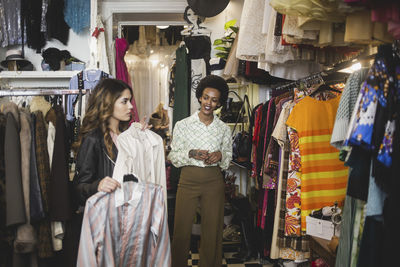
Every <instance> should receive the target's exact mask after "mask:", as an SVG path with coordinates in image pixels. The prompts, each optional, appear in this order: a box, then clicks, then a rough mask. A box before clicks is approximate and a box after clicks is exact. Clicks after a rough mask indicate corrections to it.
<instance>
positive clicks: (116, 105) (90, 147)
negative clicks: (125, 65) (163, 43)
mask: <svg viewBox="0 0 400 267" xmlns="http://www.w3.org/2000/svg"><path fill="white" fill-rule="evenodd" d="M132 96H133V93H132V89H131V88H130V87H129V86H128V85H127V84H126V83H124V82H122V81H120V80H116V79H104V80H102V81H100V82H99V84H98V85H97V86H96V88H95V89H94V90H93V91H92V93H91V95H90V98H89V104H88V109H87V111H86V115H85V117H84V119H83V122H82V126H81V129H80V134H79V139H78V142H77V143H76V144H75V146H74V147H75V151H76V152H77V153H78V154H77V157H76V170H75V177H74V181H73V183H74V189H75V193H76V195H77V198H78V201H79V205H80V206H81V207H82V206H84V205H85V202H86V200H87V199H88V198H89V197H90V196H92V195H94V194H95V193H97V192H98V191H103V192H113V191H114V190H116V189H117V188H118V187H120V184H119V183H118V182H117V181H116V180H114V179H112V178H111V176H112V173H113V170H114V164H115V160H116V157H117V153H118V151H117V148H116V146H115V142H116V138H117V136H118V135H119V134H120V133H121V132H123V131H124V130H126V129H127V128H128V126H129V121H130V119H131V110H132V104H131V102H130V101H131V98H132ZM143 124H144V123H142V125H143Z"/></svg>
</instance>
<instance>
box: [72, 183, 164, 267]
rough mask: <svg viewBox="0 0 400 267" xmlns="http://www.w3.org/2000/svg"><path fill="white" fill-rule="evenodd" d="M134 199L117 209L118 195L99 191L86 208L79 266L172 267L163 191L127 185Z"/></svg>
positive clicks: (127, 193) (150, 187)
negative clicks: (116, 197) (116, 196)
mask: <svg viewBox="0 0 400 267" xmlns="http://www.w3.org/2000/svg"><path fill="white" fill-rule="evenodd" d="M124 192H125V194H126V195H127V196H130V195H132V196H134V198H133V199H132V200H130V201H127V202H126V203H125V204H124V205H123V206H120V207H118V208H115V192H113V193H104V192H98V193H96V194H95V195H93V196H91V197H90V198H89V199H88V200H87V201H86V205H85V213H84V217H83V222H82V231H81V237H80V243H79V252H78V260H77V266H78V267H81V266H164V267H167V266H171V252H170V241H169V232H168V223H167V216H166V207H165V206H166V205H165V200H164V194H163V189H162V187H161V186H159V185H155V184H150V183H142V182H139V183H136V182H125V186H124Z"/></svg>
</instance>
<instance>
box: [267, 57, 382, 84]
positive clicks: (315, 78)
mask: <svg viewBox="0 0 400 267" xmlns="http://www.w3.org/2000/svg"><path fill="white" fill-rule="evenodd" d="M375 56H376V54H372V55H368V56H358V57H356V58H353V59H350V60H348V61H344V62H341V63H339V64H337V65H336V66H334V67H333V68H332V69H329V70H326V71H321V72H317V73H314V74H311V75H310V76H306V77H304V78H301V79H299V80H296V81H293V82H289V83H286V84H283V85H279V86H277V87H275V88H272V89H273V90H283V89H290V88H293V87H295V86H299V85H300V84H302V83H306V84H307V83H310V82H311V81H317V82H325V80H324V77H327V76H328V75H329V74H333V73H335V72H338V71H339V70H342V69H344V68H347V67H349V66H351V65H352V64H354V63H355V62H356V61H360V60H368V59H373V58H374V57H375Z"/></svg>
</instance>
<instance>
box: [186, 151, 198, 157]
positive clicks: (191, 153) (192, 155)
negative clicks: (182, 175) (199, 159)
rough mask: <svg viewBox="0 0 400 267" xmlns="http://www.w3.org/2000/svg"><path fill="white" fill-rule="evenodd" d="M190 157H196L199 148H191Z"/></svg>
mask: <svg viewBox="0 0 400 267" xmlns="http://www.w3.org/2000/svg"><path fill="white" fill-rule="evenodd" d="M188 154H189V158H194V157H196V155H197V150H196V149H191V150H189V153H188Z"/></svg>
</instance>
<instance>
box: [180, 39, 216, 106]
mask: <svg viewBox="0 0 400 267" xmlns="http://www.w3.org/2000/svg"><path fill="white" fill-rule="evenodd" d="M184 41H185V44H186V47H187V49H188V51H189V53H188V58H189V59H190V68H191V74H190V75H191V86H190V88H191V91H190V114H193V113H194V112H196V111H197V110H198V109H199V108H200V103H199V101H198V99H197V97H196V89H197V85H198V84H199V82H200V80H201V79H202V78H204V77H205V76H206V75H207V74H210V57H211V56H210V53H211V40H210V37H209V36H207V35H196V36H186V37H185V38H184Z"/></svg>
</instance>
